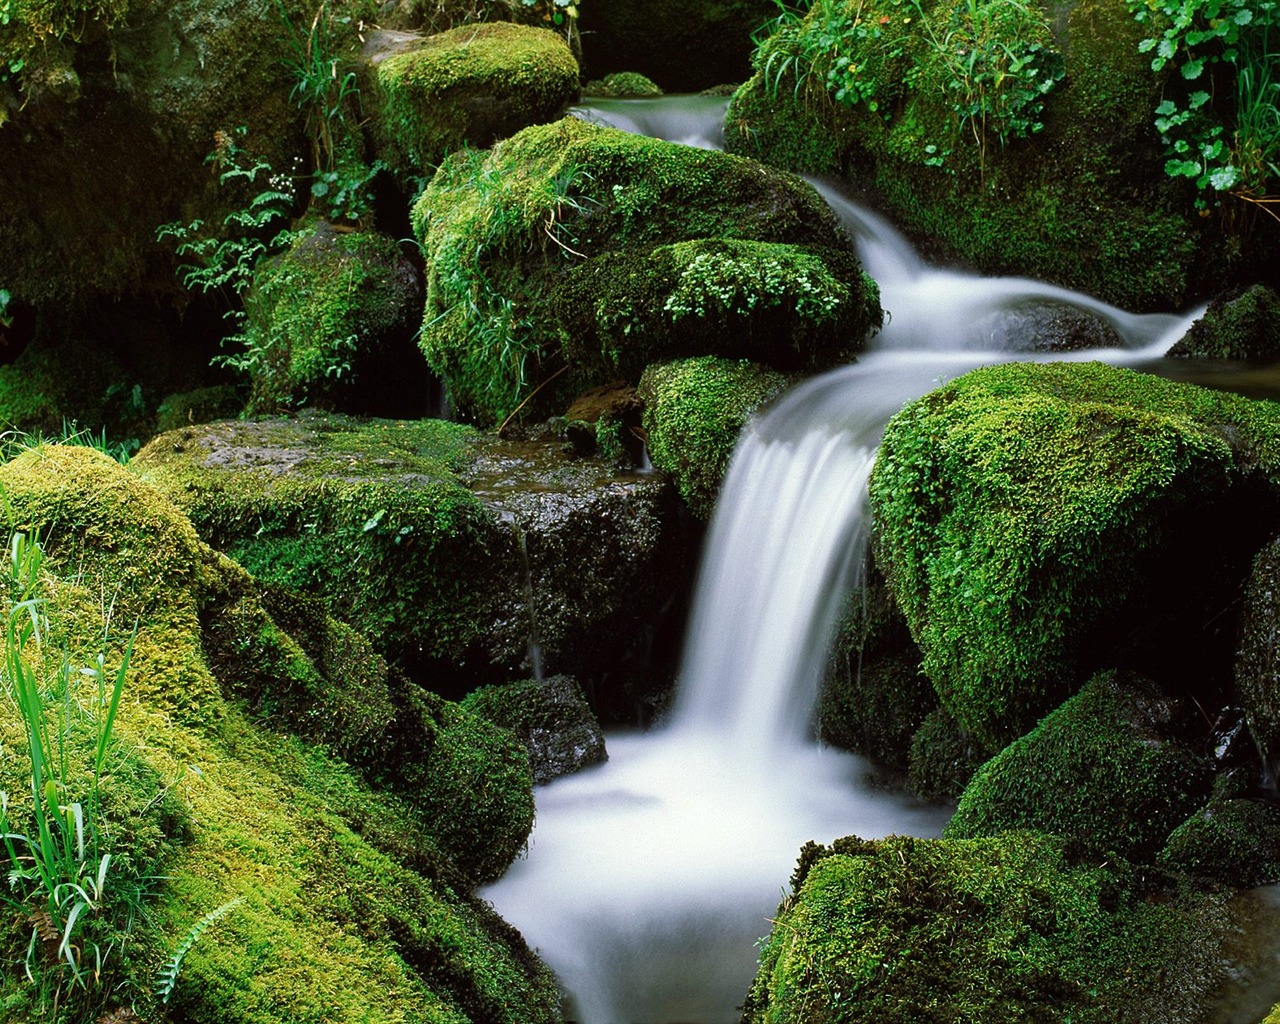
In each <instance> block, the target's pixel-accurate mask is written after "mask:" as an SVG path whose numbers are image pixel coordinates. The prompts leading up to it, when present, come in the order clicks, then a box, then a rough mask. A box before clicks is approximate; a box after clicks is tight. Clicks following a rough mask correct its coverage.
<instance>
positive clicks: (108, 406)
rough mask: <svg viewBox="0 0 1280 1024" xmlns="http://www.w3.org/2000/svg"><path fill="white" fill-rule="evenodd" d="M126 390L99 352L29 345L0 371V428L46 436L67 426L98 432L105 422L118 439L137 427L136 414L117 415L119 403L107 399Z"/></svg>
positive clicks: (117, 370)
mask: <svg viewBox="0 0 1280 1024" xmlns="http://www.w3.org/2000/svg"><path fill="white" fill-rule="evenodd" d="M131 390H132V382H131V381H129V380H128V378H127V377H126V375H125V372H124V370H123V369H122V368H121V367H120V366H119V364H117V363H116V361H115V360H114V359H113V358H112V357H111V356H110V354H109V353H106V352H103V351H102V350H101V349H96V348H95V347H94V346H92V345H90V344H88V343H84V342H76V341H68V342H64V343H63V344H60V345H46V344H42V343H40V342H33V343H32V344H30V345H28V346H27V347H26V348H25V349H23V350H22V352H21V353H20V354H19V356H18V358H17V359H15V360H14V361H13V362H12V363H6V364H5V365H3V366H0V423H3V424H4V425H5V426H6V427H12V428H16V429H18V430H24V431H29V432H31V433H39V434H46V435H51V434H58V433H61V432H62V431H64V430H65V429H66V428H67V426H68V424H76V423H83V424H89V425H92V426H94V427H98V426H100V425H102V424H105V423H107V421H108V420H109V421H110V426H111V432H112V434H113V435H116V436H120V435H121V434H122V433H123V432H125V431H129V430H131V429H132V430H134V431H136V430H137V428H138V427H139V425H140V424H139V423H138V422H137V417H136V414H135V416H134V417H132V418H131V417H129V416H127V415H122V414H123V413H124V412H125V410H124V409H123V408H122V407H121V403H119V402H115V401H113V400H112V399H113V396H115V395H119V394H121V393H126V394H127V393H128V392H130V391H131ZM124 436H128V435H127V434H125V435H124ZM135 436H136V434H135Z"/></svg>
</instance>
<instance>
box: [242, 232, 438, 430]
mask: <svg viewBox="0 0 1280 1024" xmlns="http://www.w3.org/2000/svg"><path fill="white" fill-rule="evenodd" d="M421 300H422V291H421V286H420V284H419V281H418V274H417V272H416V271H415V270H414V269H413V266H412V265H411V264H410V263H409V261H408V260H406V259H405V257H404V256H403V254H402V253H401V252H400V247H399V245H398V244H397V243H396V241H395V239H393V238H388V237H386V236H385V235H377V234H372V233H366V232H347V231H341V232H340V231H337V230H335V228H334V227H333V225H331V224H329V223H328V222H326V221H320V222H318V223H316V224H314V225H312V226H311V227H309V228H308V229H306V230H304V231H303V232H302V233H301V235H300V236H299V237H298V238H297V239H296V240H295V241H294V243H293V244H292V246H291V247H290V248H289V250H288V251H287V252H285V253H283V254H281V255H280V256H278V257H274V258H272V259H269V260H266V261H264V262H263V263H261V264H259V266H258V268H257V269H256V271H255V272H254V278H253V287H252V289H251V290H250V292H249V296H248V301H247V302H246V310H247V314H248V317H247V322H246V327H245V332H244V334H243V335H241V336H240V337H239V338H237V339H236V340H237V342H238V343H239V344H241V345H243V346H244V348H245V352H244V354H243V355H241V356H233V357H231V361H232V362H234V363H236V364H237V365H240V366H242V367H243V368H244V369H245V370H247V371H248V373H249V377H250V380H251V384H252V387H251V391H250V396H249V403H248V411H250V412H256V413H263V412H275V411H276V410H278V409H281V408H288V407H291V406H302V405H312V406H316V407H318V408H326V409H337V410H340V411H344V412H366V413H367V412H370V411H377V410H371V409H370V408H369V407H368V406H369V404H370V402H371V401H373V399H372V398H371V394H376V393H377V391H378V390H379V389H380V388H381V389H382V390H394V388H395V385H394V383H390V384H389V383H388V382H387V381H385V380H380V379H379V378H380V377H382V376H384V375H390V376H392V377H394V376H395V375H396V374H397V373H400V372H404V369H403V368H402V366H401V364H408V363H409V362H410V361H409V359H408V358H407V357H410V356H412V355H413V345H412V341H411V339H412V336H413V333H414V331H415V330H416V329H417V324H416V321H417V318H418V312H419V309H420V303H421Z"/></svg>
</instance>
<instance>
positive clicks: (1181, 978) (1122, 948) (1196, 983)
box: [743, 832, 1228, 1024]
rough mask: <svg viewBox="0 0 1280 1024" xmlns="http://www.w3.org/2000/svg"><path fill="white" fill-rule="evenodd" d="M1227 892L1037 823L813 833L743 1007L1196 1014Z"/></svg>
mask: <svg viewBox="0 0 1280 1024" xmlns="http://www.w3.org/2000/svg"><path fill="white" fill-rule="evenodd" d="M1224 902H1225V901H1224V900H1223V899H1222V898H1221V897H1220V896H1218V895H1215V894H1213V893H1211V892H1198V891H1195V890H1193V889H1191V888H1189V887H1187V886H1186V885H1183V884H1179V883H1177V882H1174V881H1173V880H1171V879H1169V878H1162V877H1160V876H1158V875H1152V874H1149V873H1144V872H1138V871H1136V870H1134V869H1132V868H1130V867H1128V866H1127V865H1125V864H1124V862H1122V861H1112V862H1110V863H1108V864H1105V865H1101V864H1099V863H1098V862H1097V861H1095V860H1083V861H1082V860H1080V859H1079V858H1078V857H1077V856H1075V855H1073V854H1072V852H1071V851H1070V849H1069V847H1068V844H1067V843H1066V842H1065V841H1064V840H1062V839H1059V838H1056V837H1053V836H1046V835H1040V834H1037V833H1033V832H1011V833H1008V834H1006V835H1003V836H999V837H997V838H991V839H971V840H937V839H912V838H906V837H896V836H895V837H890V838H888V839H883V840H879V841H877V842H867V841H864V840H860V839H857V838H855V837H850V838H848V839H838V840H836V842H835V843H834V844H833V846H832V847H830V848H826V847H819V846H817V845H816V844H809V846H807V847H806V849H805V850H804V851H803V852H802V855H801V859H800V866H799V868H798V869H797V871H796V874H795V876H794V877H793V880H792V891H791V895H790V896H788V898H787V899H786V900H785V901H784V902H783V904H782V907H781V908H780V909H779V912H778V916H777V919H776V920H775V922H774V927H773V932H772V934H771V935H770V936H769V938H768V939H767V940H766V942H765V944H764V945H763V947H762V950H761V954H760V971H759V974H757V976H756V979H755V982H754V983H753V985H752V987H751V990H750V993H749V994H748V996H747V1001H746V1006H745V1008H744V1013H743V1021H744V1022H747V1024H766V1022H767V1024H835V1022H843V1024H854V1022H864V1021H865V1022H868V1024H871V1022H876V1024H885V1022H894V1024H898V1022H900V1024H917V1022H919V1021H925V1020H936V1021H944V1020H945V1021H997V1020H998V1021H1051V1020H1052V1021H1060V1020H1067V1019H1070V1020H1072V1021H1078V1022H1083V1024H1138V1022H1146V1021H1156V1020H1159V1021H1167V1022H1175V1021H1177V1022H1183V1024H1192V1022H1194V1021H1198V1020H1199V1019H1200V1013H1201V1012H1203V1010H1204V1008H1205V1007H1206V1005H1207V1003H1208V999H1209V998H1210V997H1211V995H1212V993H1213V987H1214V985H1215V984H1216V982H1217V981H1218V978H1219V975H1220V973H1221V970H1222V968H1221V965H1220V963H1219V957H1218V948H1219V945H1220V943H1221V941H1222V939H1223V934H1224V932H1225V931H1226V930H1227V928H1228V917H1227V914H1226V910H1225V906H1224ZM1134 978H1143V979H1146V982H1147V983H1145V984H1142V985H1135V984H1134Z"/></svg>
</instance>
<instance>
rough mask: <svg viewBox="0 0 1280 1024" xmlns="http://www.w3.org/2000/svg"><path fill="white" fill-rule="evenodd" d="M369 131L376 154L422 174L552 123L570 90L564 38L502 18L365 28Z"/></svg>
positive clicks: (573, 79) (573, 84)
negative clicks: (420, 30)
mask: <svg viewBox="0 0 1280 1024" xmlns="http://www.w3.org/2000/svg"><path fill="white" fill-rule="evenodd" d="M364 59H365V61H366V63H367V64H368V65H369V67H370V75H369V77H370V78H371V79H372V83H371V84H372V94H373V95H374V97H375V99H374V102H373V104H372V110H371V113H372V129H373V133H374V136H375V138H376V139H377V142H378V151H379V154H380V156H381V157H382V159H384V160H385V161H386V162H387V163H389V164H390V165H391V167H392V168H393V169H394V170H396V171H398V172H399V173H400V174H402V175H405V176H418V177H424V176H427V175H429V174H430V173H431V171H432V170H434V168H435V167H436V165H437V164H439V163H440V161H442V160H443V159H444V158H445V156H446V155H447V154H449V153H450V152H452V151H453V150H455V149H459V148H461V147H463V146H473V147H476V148H479V149H485V148H487V147H489V146H491V145H493V144H494V142H496V141H498V140H499V139H503V138H506V137H507V136H508V135H514V134H515V133H516V132H518V131H519V130H520V129H521V128H525V127H527V126H529V125H531V124H541V123H544V122H546V121H554V120H555V119H556V118H557V117H559V116H560V115H561V114H562V113H563V111H564V108H565V107H566V106H568V104H569V103H570V102H572V101H573V100H575V99H577V96H578V64H577V61H575V60H574V58H573V54H572V53H571V52H570V51H569V47H568V45H567V44H566V43H565V41H564V39H563V38H562V37H561V36H560V35H558V34H557V33H555V32H551V31H549V30H547V29H542V28H532V27H529V26H525V25H515V24H512V23H510V22H505V21H495V22H486V23H483V24H476V25H461V26H458V27H457V28H453V29H449V30H448V31H445V32H441V33H438V34H436V35H432V36H425V37H422V36H416V35H413V34H409V33H402V32H396V33H388V32H373V33H370V35H369V36H368V38H367V40H366V42H365V51H364Z"/></svg>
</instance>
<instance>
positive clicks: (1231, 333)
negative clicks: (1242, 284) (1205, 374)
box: [1168, 284, 1280, 360]
mask: <svg viewBox="0 0 1280 1024" xmlns="http://www.w3.org/2000/svg"><path fill="white" fill-rule="evenodd" d="M1277 354H1280V296H1278V295H1277V294H1276V292H1275V290H1274V289H1272V288H1268V287H1266V286H1265V285H1260V284H1255V285H1253V286H1252V287H1250V288H1248V289H1246V290H1244V291H1242V292H1240V293H1238V294H1235V295H1230V296H1220V297H1218V298H1216V299H1214V300H1213V302H1212V303H1210V304H1209V308H1208V309H1207V310H1205V313H1204V316H1202V317H1201V318H1200V319H1199V320H1197V321H1196V322H1195V323H1193V324H1192V325H1191V329H1190V330H1189V331H1187V334H1186V337H1184V338H1181V339H1180V340H1179V341H1178V342H1177V344H1175V345H1174V346H1173V348H1171V349H1169V352H1168V356H1169V358H1170V359H1177V358H1193V359H1257V360H1263V359H1267V360H1271V359H1275V357H1276V355H1277Z"/></svg>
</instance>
